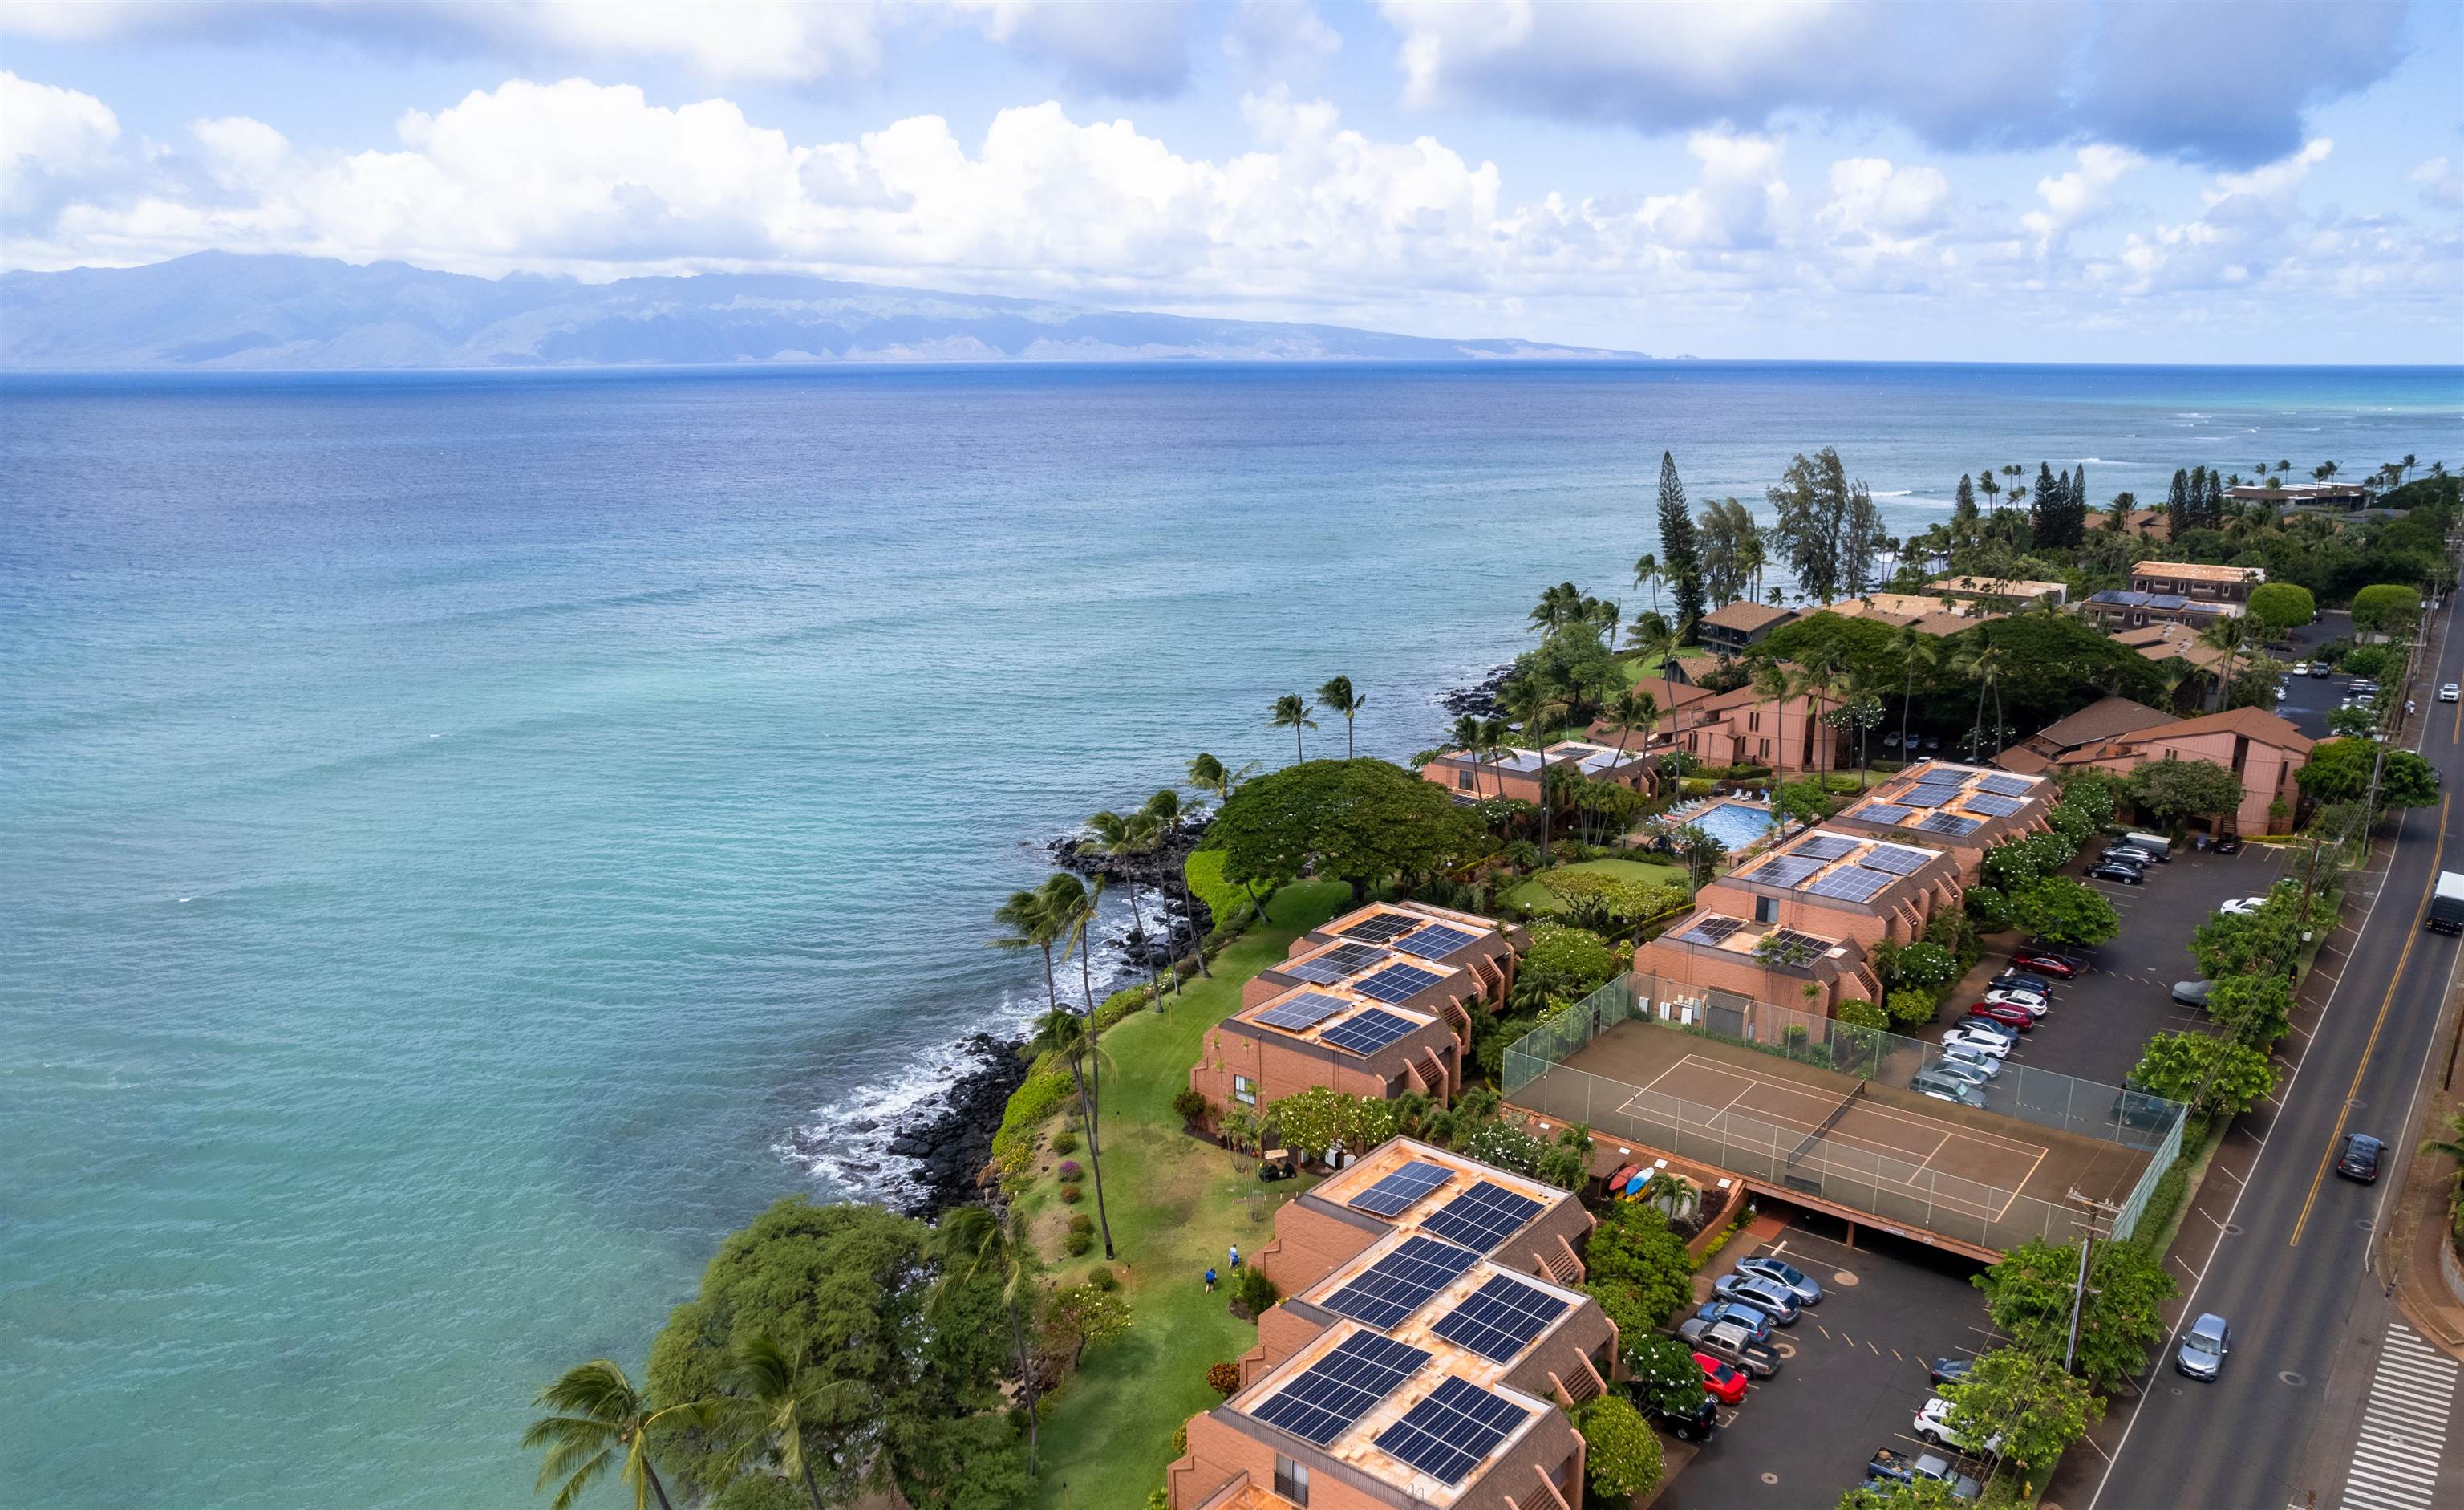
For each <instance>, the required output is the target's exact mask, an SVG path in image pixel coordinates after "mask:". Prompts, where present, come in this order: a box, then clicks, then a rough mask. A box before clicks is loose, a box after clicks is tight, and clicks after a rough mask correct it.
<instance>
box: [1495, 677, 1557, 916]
mask: <svg viewBox="0 0 2464 1510" xmlns="http://www.w3.org/2000/svg"><path fill="white" fill-rule="evenodd" d="M1567 706H1568V703H1567V699H1566V695H1565V694H1564V693H1562V692H1558V691H1556V690H1555V689H1553V688H1551V687H1544V686H1542V685H1541V684H1540V680H1539V678H1538V677H1524V678H1523V679H1522V680H1520V681H1518V682H1516V683H1515V684H1514V686H1513V689H1512V690H1511V691H1510V692H1509V693H1508V694H1507V700H1506V711H1507V712H1508V713H1511V714H1513V715H1514V717H1515V719H1516V721H1517V722H1520V723H1522V725H1523V734H1524V737H1525V738H1526V739H1529V741H1531V743H1532V746H1533V748H1532V754H1533V755H1534V756H1535V757H1537V758H1538V760H1539V762H1540V771H1539V776H1540V868H1541V869H1542V870H1547V869H1548V868H1549V819H1550V810H1549V752H1548V750H1547V748H1546V747H1545V745H1544V742H1545V741H1546V739H1547V737H1548V733H1549V730H1550V729H1551V727H1552V726H1554V724H1555V722H1556V721H1557V720H1559V719H1562V718H1564V717H1565V716H1566V709H1567Z"/></svg>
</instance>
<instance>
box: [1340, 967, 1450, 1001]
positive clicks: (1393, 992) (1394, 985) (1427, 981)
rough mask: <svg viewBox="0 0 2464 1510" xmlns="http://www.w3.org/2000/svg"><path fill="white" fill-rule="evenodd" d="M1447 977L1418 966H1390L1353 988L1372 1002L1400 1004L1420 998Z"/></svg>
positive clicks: (1358, 981) (1355, 984)
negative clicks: (1421, 993) (1423, 992)
mask: <svg viewBox="0 0 2464 1510" xmlns="http://www.w3.org/2000/svg"><path fill="white" fill-rule="evenodd" d="M1444 979H1445V977H1444V976H1442V975H1440V974H1439V973H1438V972H1437V971H1435V970H1424V969H1422V968H1420V967H1419V966H1417V965H1390V966H1386V967H1385V968H1384V969H1382V970H1379V971H1378V972H1377V973H1376V974H1375V975H1372V976H1368V977H1366V978H1364V979H1361V980H1357V981H1354V982H1353V983H1352V988H1353V990H1355V991H1358V992H1359V993H1360V994H1361V995H1363V996H1366V997H1368V998H1369V999H1370V1000H1372V1001H1381V1002H1399V1001H1402V1000H1403V999H1405V998H1406V997H1411V996H1418V995H1419V993H1420V992H1422V991H1424V990H1427V989H1428V988H1430V987H1432V986H1435V985H1436V984H1438V982H1440V981H1441V980H1444Z"/></svg>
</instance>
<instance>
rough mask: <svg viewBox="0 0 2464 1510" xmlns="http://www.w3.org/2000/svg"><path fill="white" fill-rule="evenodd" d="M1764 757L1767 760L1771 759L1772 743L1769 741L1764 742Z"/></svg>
mask: <svg viewBox="0 0 2464 1510" xmlns="http://www.w3.org/2000/svg"><path fill="white" fill-rule="evenodd" d="M1762 757H1763V759H1765V760H1769V759H1771V741H1769V740H1765V741H1763V742H1762Z"/></svg>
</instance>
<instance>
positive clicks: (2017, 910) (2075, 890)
mask: <svg viewBox="0 0 2464 1510" xmlns="http://www.w3.org/2000/svg"><path fill="white" fill-rule="evenodd" d="M2010 910H2011V921H2012V922H2015V923H2017V924H2018V925H2019V926H2020V927H2022V928H2025V929H2027V930H2028V931H2029V932H2030V933H2033V934H2035V936H2036V937H2038V938H2040V939H2050V940H2052V941H2053V942H2054V943H2056V944H2102V943H2103V942H2105V941H2106V940H2107V939H2110V938H2112V937H2113V936H2114V935H2116V934H2118V933H2120V932H2121V931H2122V915H2121V914H2120V913H2118V912H2116V911H2114V910H2113V903H2111V902H2109V901H2107V900H2105V899H2103V898H2102V897H2101V896H2099V895H2098V894H2097V892H2096V890H2095V889H2094V888H2093V887H2090V886H2088V885H2086V884H2085V883H2083V882H2080V881H2076V880H2073V879H2071V878H2070V877H2067V876H2048V877H2045V878H2044V879H2042V880H2039V881H2035V882H2032V883H2030V884H2029V885H2026V886H2023V887H2020V888H2019V889H2017V890H2015V891H2013V893H2012V894H2011V903H2010Z"/></svg>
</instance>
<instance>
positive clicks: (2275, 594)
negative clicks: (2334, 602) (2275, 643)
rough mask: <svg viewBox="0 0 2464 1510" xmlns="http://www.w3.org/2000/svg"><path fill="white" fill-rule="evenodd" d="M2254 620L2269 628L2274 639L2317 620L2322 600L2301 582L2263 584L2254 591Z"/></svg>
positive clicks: (2252, 595)
mask: <svg viewBox="0 0 2464 1510" xmlns="http://www.w3.org/2000/svg"><path fill="white" fill-rule="evenodd" d="M2250 616H2251V617H2252V618H2255V619H2256V620H2258V621H2259V622H2260V623H2261V624H2264V625H2266V626H2267V631H2268V637H2269V638H2271V639H2274V638H2277V637H2278V636H2280V635H2282V634H2283V633H2284V632H2285V631H2286V630H2292V629H2299V628H2300V627H2301V626H2302V625H2304V624H2307V623H2309V622H2310V621H2311V620H2312V619H2315V618H2317V617H2318V616H2319V600H2318V599H2317V598H2315V597H2313V596H2311V593H2310V589H2309V588H2305V587H2303V586H2301V585H2300V584H2299V583H2298V582H2269V583H2263V584H2261V585H2260V586H2258V587H2255V588H2251V591H2250Z"/></svg>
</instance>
